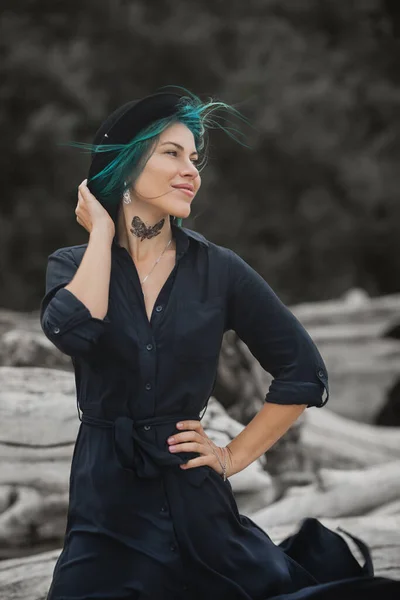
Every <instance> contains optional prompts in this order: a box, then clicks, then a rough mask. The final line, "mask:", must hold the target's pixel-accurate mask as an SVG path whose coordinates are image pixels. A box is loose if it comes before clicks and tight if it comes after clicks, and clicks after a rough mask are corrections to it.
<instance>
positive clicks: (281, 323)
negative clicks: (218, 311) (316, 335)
mask: <svg viewBox="0 0 400 600" xmlns="http://www.w3.org/2000/svg"><path fill="white" fill-rule="evenodd" d="M229 261H230V269H229V288H228V328H229V329H233V330H234V331H236V333H237V334H238V336H239V337H240V338H241V339H242V340H243V341H244V342H245V344H246V345H247V346H248V347H249V350H250V351H251V353H252V354H253V356H254V357H255V358H256V359H257V360H258V361H259V363H260V365H261V366H262V367H263V369H265V370H266V371H267V372H268V373H270V374H271V375H272V376H273V378H274V379H273V381H272V383H271V386H270V388H269V390H268V392H267V393H266V396H265V401H266V402H272V403H276V404H305V405H307V408H309V407H311V406H316V407H318V408H321V407H322V406H324V405H325V404H326V403H327V401H328V398H329V386H328V375H327V370H326V366H325V364H324V361H323V359H322V357H321V354H320V353H319V351H318V349H317V347H316V345H315V343H314V342H313V340H312V339H311V337H310V335H309V334H308V333H307V331H306V330H305V329H304V327H303V325H301V323H300V322H299V321H298V319H297V318H296V317H295V316H294V315H293V313H292V312H291V311H290V310H289V309H288V308H287V307H286V306H285V305H284V304H283V302H282V301H281V300H280V299H279V298H278V296H277V295H276V294H275V292H274V291H273V290H272V288H271V287H270V286H269V285H268V284H267V282H266V281H265V280H264V279H263V278H262V277H261V275H260V274H259V273H257V271H255V270H254V269H253V268H252V267H250V265H249V264H247V263H246V262H245V261H244V260H243V259H242V258H241V257H240V256H239V255H237V254H236V253H235V252H233V251H232V250H229ZM324 392H325V398H324V397H323V394H324Z"/></svg>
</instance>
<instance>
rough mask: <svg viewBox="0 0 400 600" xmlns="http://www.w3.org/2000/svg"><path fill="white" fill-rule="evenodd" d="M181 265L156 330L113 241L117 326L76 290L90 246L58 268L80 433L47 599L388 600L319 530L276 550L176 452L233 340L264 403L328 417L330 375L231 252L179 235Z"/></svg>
mask: <svg viewBox="0 0 400 600" xmlns="http://www.w3.org/2000/svg"><path fill="white" fill-rule="evenodd" d="M171 226H172V233H173V236H174V239H175V241H176V263H175V267H174V269H173V271H172V272H171V274H170V276H169V277H168V280H167V281H166V282H165V285H164V286H163V288H162V289H161V291H160V294H159V296H158V298H157V300H156V302H155V305H154V309H153V312H152V315H151V319H150V321H149V320H148V317H147V314H146V310H145V304H144V300H143V293H142V289H141V286H140V281H139V277H138V273H137V270H136V267H135V264H134V262H133V261H132V258H131V256H130V255H129V253H128V251H127V250H126V249H125V248H123V247H121V246H119V245H118V244H117V242H116V238H115V237H114V240H113V242H112V247H111V255H112V262H111V278H110V288H109V305H108V312H107V315H106V317H105V318H104V319H98V318H95V317H92V316H91V314H90V311H89V310H88V309H87V308H86V306H85V305H84V304H83V303H82V302H81V301H80V300H78V298H77V297H76V296H75V295H74V294H73V293H71V292H70V291H69V290H66V289H64V286H65V285H67V284H68V283H69V282H70V281H71V279H72V278H73V276H74V274H75V272H76V270H77V268H78V266H79V264H80V261H81V259H82V257H83V255H84V253H85V250H86V247H87V244H82V245H77V246H72V247H68V248H60V249H58V250H56V251H55V252H54V253H52V254H51V255H50V256H49V259H48V266H47V273H46V294H45V296H44V298H43V300H42V303H41V316H40V319H41V325H42V328H43V331H44V332H45V334H46V336H47V337H48V338H49V339H50V340H51V341H52V342H53V343H54V345H55V346H56V347H57V348H59V349H60V350H61V351H62V352H63V353H65V354H67V355H69V356H71V358H72V363H73V366H74V370H75V380H76V393H77V408H78V415H79V418H80V419H81V423H80V427H79V430H78V435H77V439H76V443H75V447H74V452H73V457H72V464H71V474H70V488H69V493H70V497H69V507H68V518H67V525H66V531H65V538H64V546H63V549H62V552H61V554H60V556H59V558H58V560H57V563H56V565H55V568H54V573H53V578H52V583H51V587H50V590H49V592H48V597H47V598H48V600H89V599H90V600H100V599H102V600H104V599H108V600H122V599H130V600H138V599H140V600H145V599H147V600H173V599H175V600H180V599H183V598H185V599H186V600H187V599H190V600H275V599H278V598H279V600H284V599H285V600H286V599H287V600H289V599H290V600H300V599H301V600H308V599H310V600H317V599H318V600H319V599H323V600H329V599H331V598H332V599H333V598H334V599H335V600H337V599H338V598H340V600H347V599H348V600H350V599H351V600H356V599H357V598H362V599H363V600H367V599H368V600H369V599H372V598H374V599H375V598H379V600H389V599H391V598H393V599H394V598H400V582H396V581H394V580H391V579H387V578H383V577H374V576H373V567H372V562H371V556H370V553H369V549H368V548H367V546H366V545H365V544H364V543H363V542H362V541H361V540H358V539H357V538H354V541H355V542H356V543H357V544H358V546H359V547H360V550H361V551H362V553H363V556H364V559H365V564H364V565H363V566H360V565H359V563H358V562H357V561H356V559H355V558H354V557H353V554H352V553H351V552H350V550H349V547H348V546H347V544H346V542H345V541H344V539H343V538H342V537H341V536H340V535H339V534H337V533H335V532H333V531H331V530H330V529H327V528H326V527H324V526H323V525H322V523H320V522H319V521H318V520H317V519H314V518H309V519H305V520H303V522H302V523H301V525H300V526H299V529H298V531H297V532H296V533H295V534H294V535H293V536H291V537H289V538H287V539H286V540H284V541H283V542H282V543H281V544H279V545H276V544H274V543H273V542H272V540H271V539H270V537H269V536H268V534H267V533H266V532H264V531H263V530H262V529H261V528H259V527H258V526H257V525H256V524H255V523H254V522H253V521H251V519H250V518H248V517H246V516H244V515H241V514H239V512H238V508H237V505H236V502H235V499H234V496H233V493H232V487H231V484H230V482H229V479H228V480H227V481H225V482H224V481H223V478H222V477H221V476H220V475H219V474H218V473H217V472H216V471H214V469H212V468H211V467H208V466H202V467H197V468H193V469H188V470H183V469H180V468H179V464H180V463H183V462H186V461H187V460H188V459H190V458H194V457H195V456H197V454H196V453H188V452H186V453H184V452H180V453H178V454H172V453H171V452H170V451H169V449H168V443H167V438H168V437H169V436H170V435H172V434H173V433H177V432H179V429H177V428H176V424H177V423H178V422H179V421H180V420H185V419H195V420H199V419H201V417H202V415H203V414H204V410H205V409H206V406H207V401H208V399H209V397H210V395H211V394H212V391H213V389H214V385H215V380H216V375H217V364H218V357H219V352H220V347H221V342H222V337H223V334H224V332H226V331H228V330H230V329H233V330H235V331H236V332H237V334H238V335H239V337H240V338H241V339H242V340H243V341H244V342H245V343H246V344H247V345H248V347H249V349H250V351H251V352H252V354H253V355H254V357H255V358H256V359H257V360H258V361H259V362H260V364H261V366H262V367H263V368H264V369H265V370H266V371H268V372H269V373H271V375H272V376H273V381H272V384H271V386H270V388H269V390H268V392H267V393H266V397H265V401H266V402H273V403H278V404H307V407H308V408H310V407H319V408H320V407H322V406H324V405H325V404H326V402H327V400H328V397H329V390H328V379H327V372H326V367H325V364H324V362H323V360H322V357H321V355H320V353H319V352H318V349H317V348H316V346H315V344H314V343H313V341H312V339H311V337H310V336H309V335H308V333H307V332H306V331H305V329H304V328H303V326H302V325H301V324H300V323H299V321H298V320H297V319H296V318H295V317H294V315H293V314H292V313H291V312H290V310H289V309H288V308H287V307H286V306H285V305H284V304H283V303H282V302H281V301H280V300H279V298H278V297H277V296H276V294H275V293H274V292H273V290H272V289H271V288H270V286H269V285H268V284H267V283H266V282H265V280H264V279H263V278H262V277H261V276H260V275H259V274H258V273H257V272H256V271H255V270H254V269H252V268H251V267H250V266H249V265H248V264H247V263H246V262H245V261H244V260H243V259H242V258H240V257H239V256H238V255H237V254H236V253H235V252H233V251H232V250H230V249H228V248H225V247H223V246H219V245H217V244H214V243H212V242H210V241H209V240H207V239H206V238H205V237H204V236H202V235H201V234H199V233H197V232H195V231H192V230H189V229H187V228H179V227H177V226H176V225H174V224H173V223H172V224H171Z"/></svg>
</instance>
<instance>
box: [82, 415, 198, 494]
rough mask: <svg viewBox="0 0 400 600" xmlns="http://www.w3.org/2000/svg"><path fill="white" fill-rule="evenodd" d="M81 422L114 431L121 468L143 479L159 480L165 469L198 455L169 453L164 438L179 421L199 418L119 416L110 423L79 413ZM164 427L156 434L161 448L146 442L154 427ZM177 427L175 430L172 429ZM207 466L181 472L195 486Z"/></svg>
mask: <svg viewBox="0 0 400 600" xmlns="http://www.w3.org/2000/svg"><path fill="white" fill-rule="evenodd" d="M81 420H82V423H85V424H86V425H90V426H94V427H105V428H113V430H114V432H113V433H114V443H115V451H116V454H117V457H118V460H119V462H120V464H121V466H122V467H123V468H125V469H129V470H133V471H135V473H136V474H137V475H138V477H142V478H145V479H152V478H156V477H160V476H161V474H162V472H163V471H164V469H165V467H173V466H178V465H180V464H182V463H185V462H187V461H188V460H189V459H191V458H196V457H197V456H199V454H198V453H197V452H179V454H172V453H171V452H170V451H169V449H168V442H167V438H168V437H169V436H170V435H171V424H175V425H176V423H177V422H178V421H180V420H181V421H182V420H195V421H198V420H199V415H198V414H197V415H165V416H161V417H150V418H147V419H135V420H134V419H132V418H130V417H127V416H125V415H124V416H119V417H117V418H116V419H115V420H112V421H109V420H106V419H102V418H99V417H94V416H91V415H88V414H85V413H82V419H81ZM163 426H165V427H164V431H162V430H161V431H159V432H157V433H159V436H160V437H161V439H165V446H164V448H160V447H159V446H157V445H156V443H155V442H154V440H152V439H148V440H146V435H149V434H148V431H149V430H151V429H152V428H153V427H159V428H161V427H163ZM175 429H176V427H175V428H174V430H175ZM209 469H210V467H194V468H193V469H188V470H187V471H181V469H179V471H181V472H182V473H183V474H185V475H188V479H189V480H190V481H191V482H192V483H194V484H195V485H200V483H201V482H202V481H203V480H204V478H205V477H206V476H207V474H209Z"/></svg>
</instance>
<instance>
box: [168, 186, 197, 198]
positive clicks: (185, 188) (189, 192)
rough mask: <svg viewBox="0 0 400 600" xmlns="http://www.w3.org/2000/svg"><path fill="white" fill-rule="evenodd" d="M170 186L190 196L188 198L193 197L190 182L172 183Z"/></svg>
mask: <svg viewBox="0 0 400 600" xmlns="http://www.w3.org/2000/svg"><path fill="white" fill-rule="evenodd" d="M172 187H173V188H175V189H176V190H179V191H180V192H183V193H184V194H186V195H187V196H190V198H193V196H194V188H193V186H192V185H190V184H184V185H173V186H172Z"/></svg>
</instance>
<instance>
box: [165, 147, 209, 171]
mask: <svg viewBox="0 0 400 600" xmlns="http://www.w3.org/2000/svg"><path fill="white" fill-rule="evenodd" d="M164 154H173V155H174V156H178V152H177V151H176V150H166V151H165V152H164ZM199 162H200V159H199V158H193V159H192V163H193V164H194V165H195V166H196V167H197V165H198V164H199Z"/></svg>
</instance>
